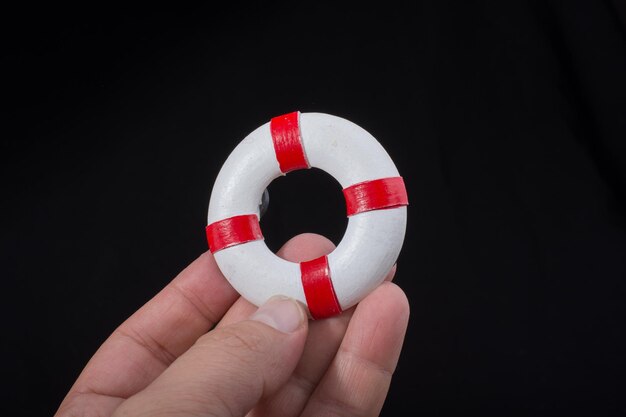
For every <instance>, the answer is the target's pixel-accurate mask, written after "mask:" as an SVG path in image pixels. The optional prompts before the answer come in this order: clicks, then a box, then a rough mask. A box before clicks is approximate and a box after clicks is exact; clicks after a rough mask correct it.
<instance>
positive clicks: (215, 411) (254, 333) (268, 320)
mask: <svg viewBox="0 0 626 417" xmlns="http://www.w3.org/2000/svg"><path fill="white" fill-rule="evenodd" d="M307 331H308V319H307V315H306V312H305V310H304V307H303V306H302V305H301V304H300V303H298V302H297V301H295V300H293V299H290V298H287V297H283V296H276V297H272V298H271V299H270V300H269V301H268V302H267V303H265V304H264V305H263V306H261V308H259V309H258V310H257V311H256V312H255V313H254V314H253V315H252V316H251V317H250V318H249V319H248V320H244V321H241V322H238V323H234V324H231V325H228V326H224V327H221V328H216V329H214V330H212V331H210V332H209V333H207V334H206V335H204V336H202V337H201V338H200V339H198V341H197V342H196V343H195V344H194V345H193V346H192V347H191V348H190V349H189V350H188V351H187V352H185V353H184V354H183V355H182V356H180V357H179V358H178V359H177V360H176V361H175V362H174V363H173V364H172V365H171V366H170V367H169V368H167V369H166V370H165V371H164V372H163V373H162V374H161V375H160V376H159V377H158V378H157V379H156V380H155V381H154V382H153V383H152V384H150V385H149V386H148V387H147V388H146V389H144V390H143V391H141V392H140V393H138V394H136V395H134V396H133V397H131V398H129V399H128V400H126V401H125V402H123V403H122V404H121V405H120V407H119V408H118V409H117V410H116V411H115V413H114V416H143V415H147V416H152V415H158V416H174V415H175V416H177V417H179V416H198V415H212V416H229V417H231V416H244V415H245V414H246V413H247V412H248V411H250V410H251V409H252V408H253V407H254V406H255V405H256V404H257V403H258V402H259V400H261V399H262V398H264V397H267V396H269V395H271V394H272V393H274V392H276V391H277V390H278V388H280V386H281V385H283V384H284V383H285V382H286V381H287V380H288V378H289V376H290V375H291V373H292V372H293V370H294V369H295V367H296V364H297V363H298V361H299V359H300V356H301V355H302V351H303V349H304V343H305V341H306V336H307Z"/></svg>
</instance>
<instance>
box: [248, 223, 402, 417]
mask: <svg viewBox="0 0 626 417" xmlns="http://www.w3.org/2000/svg"><path fill="white" fill-rule="evenodd" d="M306 237H307V238H308V239H309V240H307V241H310V239H315V241H320V242H322V241H323V240H325V238H323V237H321V236H318V235H307V236H306ZM302 239H303V235H300V236H296V237H295V238H293V239H291V240H290V241H288V242H287V243H286V244H285V246H283V248H281V250H279V251H278V255H279V256H283V257H284V258H286V259H288V260H290V261H293V262H298V261H302V260H306V259H313V258H316V257H318V256H321V255H325V254H328V253H330V252H331V251H332V249H334V245H332V246H331V245H328V247H327V248H326V251H323V252H314V251H312V250H307V248H310V246H305V245H301V242H302ZM394 272H395V267H394V268H392V270H391V271H390V273H389V274H388V275H387V277H386V279H387V280H391V279H392V278H393V274H394ZM353 311H354V308H351V309H349V310H348V311H344V312H343V313H342V314H340V315H339V316H336V317H331V318H326V319H324V320H314V321H310V322H309V336H308V338H307V341H306V344H305V347H304V352H303V354H302V358H301V359H300V362H299V363H298V365H297V367H296V369H295V370H294V372H293V375H292V376H291V377H290V378H289V380H288V381H287V383H285V385H283V387H282V388H281V389H280V390H279V391H278V392H277V393H276V394H275V395H273V396H271V397H268V398H267V399H265V400H264V401H262V402H261V403H260V404H259V405H258V406H257V407H255V409H254V410H253V411H252V413H251V414H250V415H251V416H282V417H289V416H298V415H300V413H301V412H302V410H303V409H304V407H305V405H306V403H307V401H308V400H309V397H310V396H311V394H312V393H313V391H314V389H315V387H316V386H317V384H318V383H319V381H320V380H321V379H322V377H323V375H324V373H325V372H326V370H327V369H328V366H329V365H330V363H331V362H332V360H333V358H334V356H335V353H336V352H337V349H338V348H339V345H340V344H341V340H342V339H343V337H344V334H345V332H346V328H347V327H348V323H349V321H350V318H351V316H352V313H353Z"/></svg>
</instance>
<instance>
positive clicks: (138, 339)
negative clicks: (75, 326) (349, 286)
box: [56, 234, 409, 417]
mask: <svg viewBox="0 0 626 417" xmlns="http://www.w3.org/2000/svg"><path fill="white" fill-rule="evenodd" d="M333 249H334V245H333V244H332V243H331V242H330V241H329V240H327V239H326V238H323V237H321V236H319V235H314V234H303V235H299V236H296V237H295V238H293V239H291V240H290V241H289V242H287V243H286V244H285V245H284V246H283V247H282V248H281V249H280V250H279V251H278V255H279V256H281V257H283V258H285V259H287V260H290V261H293V262H299V261H303V260H308V259H312V258H316V257H318V256H321V255H324V254H328V253H330V252H331V251H332V250H333ZM394 272H395V268H393V269H392V271H390V273H389V275H388V276H387V281H390V280H391V278H392V277H393V273H394ZM408 319H409V304H408V301H407V298H406V296H405V294H404V292H403V291H402V290H401V289H400V288H399V287H398V286H396V285H395V284H392V283H391V282H385V283H383V284H382V285H380V286H379V287H378V288H377V289H376V290H374V291H373V292H372V293H371V294H370V295H368V296H367V297H366V298H365V299H364V300H362V301H361V302H360V303H359V304H358V305H357V306H356V307H353V308H351V309H349V310H347V311H345V312H343V313H342V314H340V315H339V316H336V317H332V318H328V319H323V320H317V321H309V320H307V318H306V313H305V310H304V307H303V306H302V305H301V304H300V303H298V302H296V301H294V300H292V299H288V298H285V297H277V298H273V299H271V300H270V301H268V302H267V303H266V304H265V305H263V306H261V308H259V309H257V308H256V307H254V306H253V305H252V304H250V303H249V302H247V301H246V300H245V299H243V298H241V297H239V296H238V294H237V293H236V291H235V290H234V289H233V288H232V287H231V286H230V284H229V283H228V281H227V280H226V279H225V278H224V276H223V275H222V274H221V272H220V271H219V269H218V267H217V265H216V263H215V261H214V259H213V257H212V255H211V254H210V253H209V252H206V253H204V254H203V255H201V256H200V257H199V258H198V259H196V260H195V261H194V262H192V263H191V264H190V265H189V266H188V267H187V268H186V269H184V270H183V271H182V272H181V273H180V274H179V275H178V276H177V277H176V278H175V279H174V280H173V281H172V282H171V283H170V284H169V285H167V286H166V287H165V288H164V289H163V290H162V291H161V292H159V293H158V294H157V295H156V296H155V297H154V298H153V299H152V300H150V301H149V302H148V303H147V304H145V305H144V306H143V307H141V308H140V309H139V310H138V311H137V312H136V313H134V314H133V315H132V316H131V317H130V318H129V319H127V320H126V321H125V322H124V323H123V324H122V325H120V326H119V327H118V328H117V329H116V330H115V331H114V332H113V334H111V336H110V337H109V338H108V339H107V340H106V341H105V342H104V344H103V345H102V346H101V347H100V348H99V349H98V351H97V352H96V353H95V354H94V356H93V357H92V358H91V360H90V361H89V363H87V365H86V367H85V368H84V370H83V371H82V373H81V374H80V376H79V377H78V379H77V380H76V382H75V383H74V385H73V386H72V387H71V389H70V391H69V393H68V394H67V396H66V397H65V399H64V400H63V402H62V404H61V405H60V408H59V410H58V411H57V413H56V416H57V417H65V416H68V417H69V416H88V415H89V416H144V415H145V416H199V415H211V416H229V417H230V416H244V415H252V416H320V415H350V416H376V415H379V413H380V410H381V408H382V406H383V403H384V401H385V398H386V396H387V392H388V389H389V383H390V382H391V377H392V374H393V372H394V370H395V367H396V364H397V361H398V357H399V355H400V351H401V348H402V343H403V340H404V336H405V332H406V327H407V323H408ZM248 413H249V414H248Z"/></svg>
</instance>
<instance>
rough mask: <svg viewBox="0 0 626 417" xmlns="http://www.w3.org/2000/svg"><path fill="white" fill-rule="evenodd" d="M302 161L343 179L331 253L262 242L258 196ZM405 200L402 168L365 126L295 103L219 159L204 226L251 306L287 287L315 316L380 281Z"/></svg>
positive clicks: (396, 243) (348, 303)
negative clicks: (294, 255) (288, 256)
mask: <svg viewBox="0 0 626 417" xmlns="http://www.w3.org/2000/svg"><path fill="white" fill-rule="evenodd" d="M310 167H316V168H319V169H322V170H324V171H326V172H327V173H329V174H330V175H332V176H333V177H334V178H335V179H336V180H337V181H338V182H339V183H340V184H341V187H342V188H343V193H344V196H345V199H346V209H347V215H348V226H347V228H346V231H345V233H344V236H343V238H342V240H341V242H339V244H338V245H337V247H336V248H335V250H334V251H333V252H332V253H330V254H329V255H327V256H322V257H320V258H317V259H313V260H310V261H306V262H301V263H294V262H289V261H286V260H284V259H282V258H280V257H278V256H277V255H276V254H274V253H273V252H272V251H270V250H269V248H268V247H267V245H266V244H265V242H264V241H263V234H262V232H261V227H260V223H259V202H260V201H261V197H262V195H263V191H264V190H265V189H266V188H267V186H268V185H269V184H270V183H271V182H272V181H273V180H274V179H275V178H277V177H279V176H281V175H285V174H287V173H288V172H289V171H293V170H295V169H306V168H310ZM407 204H408V197H407V193H406V189H405V186H404V181H403V179H402V177H401V176H400V175H399V173H398V170H397V169H396V166H395V164H394V163H393V161H392V160H391V158H390V157H389V155H388V153H387V152H386V151H385V149H384V148H383V147H382V146H381V145H380V143H379V142H378V141H377V140H376V139H375V138H374V137H373V136H372V135H371V134H369V133H368V132H367V131H365V130H364V129H362V128H361V127H359V126H357V125H356V124H354V123H352V122H350V121H348V120H346V119H343V118H340V117H337V116H332V115H329V114H324V113H300V112H293V113H288V114H285V115H282V116H278V117H274V118H273V119H271V121H270V122H268V123H266V124H264V125H262V126H260V127H259V128H257V129H256V130H254V131H253V132H251V133H250V134H249V135H248V136H247V137H246V138H244V139H243V140H242V141H241V142H240V143H239V144H238V145H237V146H236V147H235V149H234V150H233V151H232V153H231V154H230V156H229V157H228V158H227V160H226V161H225V163H224V165H223V166H222V168H221V170H220V172H219V174H218V176H217V178H216V180H215V184H214V186H213V190H212V192H211V199H210V202H209V210H208V220H207V224H208V225H207V227H206V234H207V240H208V243H209V248H210V251H211V253H212V254H213V256H214V257H215V260H216V262H217V264H218V266H219V268H220V270H221V271H222V273H223V274H224V276H225V277H226V279H228V280H229V282H230V283H231V285H232V286H233V288H235V290H237V291H238V292H239V294H241V296H243V297H244V298H246V299H247V300H248V301H250V302H252V303H253V304H255V305H257V306H259V305H261V304H263V303H264V302H265V301H266V300H267V299H268V298H270V297H271V296H273V295H276V294H282V295H286V296H289V297H292V298H295V299H297V300H299V301H301V302H302V303H304V304H305V305H307V307H308V309H309V313H310V315H311V317H312V318H314V319H319V318H324V317H330V316H333V315H336V314H339V313H340V312H341V311H343V310H346V309H348V308H350V307H352V306H354V305H356V304H357V303H358V302H359V301H361V300H362V299H363V298H364V297H365V296H366V295H367V294H369V293H370V292H371V291H372V290H374V289H375V288H376V287H377V286H378V285H380V284H381V283H382V281H383V280H384V278H385V276H386V274H387V272H389V269H390V268H391V267H392V266H393V265H394V263H395V262H396V260H397V258H398V256H399V254H400V249H401V247H402V243H403V241H404V234H405V229H406V217H407V208H406V206H407Z"/></svg>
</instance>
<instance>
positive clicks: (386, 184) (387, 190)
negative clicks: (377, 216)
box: [343, 177, 409, 216]
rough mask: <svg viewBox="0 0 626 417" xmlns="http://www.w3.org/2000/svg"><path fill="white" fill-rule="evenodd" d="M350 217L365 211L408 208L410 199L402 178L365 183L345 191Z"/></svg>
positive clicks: (352, 186)
mask: <svg viewBox="0 0 626 417" xmlns="http://www.w3.org/2000/svg"><path fill="white" fill-rule="evenodd" d="M343 195H344V197H345V198H346V211H347V212H348V216H352V215H354V214H357V213H363V212H364V211H370V210H380V209H389V208H394V207H400V206H406V205H408V204H409V197H408V196H407V193H406V188H405V186H404V180H403V179H402V177H390V178H381V179H377V180H372V181H364V182H360V183H358V184H354V185H351V186H350V187H347V188H344V189H343Z"/></svg>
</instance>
